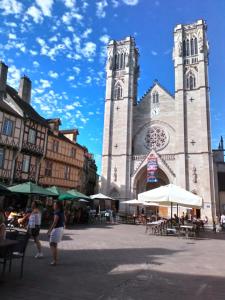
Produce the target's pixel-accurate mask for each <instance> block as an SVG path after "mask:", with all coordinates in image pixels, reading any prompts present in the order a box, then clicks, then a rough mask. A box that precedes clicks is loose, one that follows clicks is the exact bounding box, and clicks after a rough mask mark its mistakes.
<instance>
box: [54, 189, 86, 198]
mask: <svg viewBox="0 0 225 300" xmlns="http://www.w3.org/2000/svg"><path fill="white" fill-rule="evenodd" d="M79 199H84V200H91V198H90V197H88V196H86V195H84V194H82V193H80V192H78V191H77V190H75V189H73V190H68V191H66V193H64V194H61V195H60V196H59V200H79Z"/></svg>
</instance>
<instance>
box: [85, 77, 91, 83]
mask: <svg viewBox="0 0 225 300" xmlns="http://www.w3.org/2000/svg"><path fill="white" fill-rule="evenodd" d="M85 83H86V84H91V83H92V78H91V76H87V77H86V80H85Z"/></svg>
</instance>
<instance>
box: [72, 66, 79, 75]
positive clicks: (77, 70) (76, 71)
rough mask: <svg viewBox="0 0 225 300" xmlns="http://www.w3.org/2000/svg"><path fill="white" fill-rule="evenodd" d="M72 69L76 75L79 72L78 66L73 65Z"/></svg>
mask: <svg viewBox="0 0 225 300" xmlns="http://www.w3.org/2000/svg"><path fill="white" fill-rule="evenodd" d="M73 70H74V71H75V73H76V74H77V75H78V74H80V68H78V67H73Z"/></svg>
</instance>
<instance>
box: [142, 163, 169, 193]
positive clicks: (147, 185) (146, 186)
mask: <svg viewBox="0 0 225 300" xmlns="http://www.w3.org/2000/svg"><path fill="white" fill-rule="evenodd" d="M156 177H157V179H158V181H157V182H147V168H146V167H144V168H143V169H142V170H141V171H140V172H139V175H138V179H137V181H136V182H137V184H136V192H137V195H138V194H139V193H142V192H145V191H149V190H152V189H155V188H157V187H160V186H162V185H167V184H169V183H170V182H169V179H168V177H167V176H166V174H165V173H164V172H163V171H162V170H161V169H158V172H157V175H156ZM137 195H136V197H137Z"/></svg>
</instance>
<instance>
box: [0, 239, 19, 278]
mask: <svg viewBox="0 0 225 300" xmlns="http://www.w3.org/2000/svg"><path fill="white" fill-rule="evenodd" d="M16 244H18V241H16V240H9V239H6V240H0V259H3V270H2V276H4V274H5V266H6V260H7V258H8V257H9V259H10V260H11V255H12V253H13V249H14V246H15V245H16Z"/></svg>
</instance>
